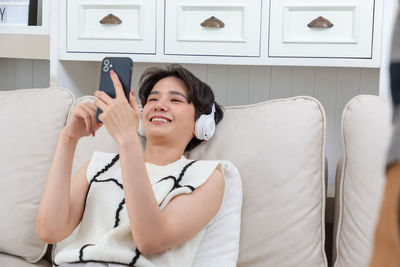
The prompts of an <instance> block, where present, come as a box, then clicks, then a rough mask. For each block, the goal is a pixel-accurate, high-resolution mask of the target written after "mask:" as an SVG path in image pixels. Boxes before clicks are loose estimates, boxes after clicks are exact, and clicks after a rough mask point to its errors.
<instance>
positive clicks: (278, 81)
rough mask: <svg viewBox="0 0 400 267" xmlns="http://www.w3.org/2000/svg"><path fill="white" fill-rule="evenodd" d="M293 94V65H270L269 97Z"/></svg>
mask: <svg viewBox="0 0 400 267" xmlns="http://www.w3.org/2000/svg"><path fill="white" fill-rule="evenodd" d="M292 95H293V67H272V69H271V94H270V96H271V99H277V98H285V97H290V96H292Z"/></svg>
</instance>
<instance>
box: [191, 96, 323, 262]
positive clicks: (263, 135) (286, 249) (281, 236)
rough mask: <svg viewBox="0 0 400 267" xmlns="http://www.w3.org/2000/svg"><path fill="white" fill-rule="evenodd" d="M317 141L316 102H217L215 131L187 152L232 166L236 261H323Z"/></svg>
mask: <svg viewBox="0 0 400 267" xmlns="http://www.w3.org/2000/svg"><path fill="white" fill-rule="evenodd" d="M324 142H325V113H324V110H323V107H322V105H321V104H320V103H319V102H318V101H317V100H316V99H314V98H311V97H294V98H288V99H280V100H271V101H266V102H262V103H258V104H254V105H246V106H238V107H227V108H225V114H224V119H223V120H222V121H221V122H220V124H218V126H217V130H216V134H215V136H214V137H213V138H212V139H211V140H210V141H208V142H203V143H202V144H200V145H199V146H198V147H196V148H195V149H194V150H193V151H192V152H191V153H190V155H189V157H190V158H197V159H226V160H230V161H231V162H233V163H234V164H235V166H236V167H237V168H238V170H239V172H240V175H241V178H242V184H243V206H242V221H241V237H240V250H239V259H238V266H252V267H257V266H260V267H261V266H262V267H264V266H280V267H282V266H298V265H299V264H300V265H301V266H327V261H326V256H325V252H324V240H325V233H324V229H325V226H324V220H325V218H324V216H325V215H324V213H325V212H324V211H325V183H324V174H325V170H324V166H325V165H324Z"/></svg>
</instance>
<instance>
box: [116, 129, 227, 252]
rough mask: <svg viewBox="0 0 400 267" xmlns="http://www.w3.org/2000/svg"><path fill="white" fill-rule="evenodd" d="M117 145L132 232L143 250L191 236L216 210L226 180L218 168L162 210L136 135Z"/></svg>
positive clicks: (167, 245) (163, 247)
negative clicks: (127, 142) (197, 185)
mask: <svg viewBox="0 0 400 267" xmlns="http://www.w3.org/2000/svg"><path fill="white" fill-rule="evenodd" d="M131 140H133V142H132V143H130V144H123V145H121V146H120V164H121V174H122V180H123V185H124V193H125V202H126V208H127V212H128V217H129V221H130V224H131V230H132V235H133V238H134V240H135V243H136V245H137V247H138V248H139V250H140V251H141V252H142V253H143V254H152V253H157V252H160V251H163V250H166V249H168V248H170V247H173V246H177V245H180V244H183V243H184V242H186V241H188V240H189V239H191V238H192V237H194V236H195V235H196V234H197V233H198V232H199V231H200V230H201V229H203V228H204V227H205V226H206V225H207V224H208V222H209V221H210V220H211V219H212V218H213V217H214V216H215V214H216V213H217V212H218V210H219V207H220V205H221V203H222V199H223V195H224V189H225V180H224V177H223V175H222V173H221V172H220V171H219V170H215V171H214V172H213V173H212V175H211V177H210V178H209V179H208V180H207V181H206V182H205V183H204V184H203V185H201V186H200V187H198V188H197V189H196V190H195V191H194V192H192V193H191V194H185V195H180V196H177V197H175V198H174V199H173V200H172V201H171V202H170V203H169V204H168V205H167V207H166V208H165V209H164V210H163V211H161V210H160V207H159V206H158V204H157V201H156V199H155V197H154V193H153V190H152V187H151V184H150V181H149V179H148V175H147V171H146V168H145V164H144V160H143V156H142V151H141V147H140V144H139V139H138V138H137V136H136V137H132V139H131Z"/></svg>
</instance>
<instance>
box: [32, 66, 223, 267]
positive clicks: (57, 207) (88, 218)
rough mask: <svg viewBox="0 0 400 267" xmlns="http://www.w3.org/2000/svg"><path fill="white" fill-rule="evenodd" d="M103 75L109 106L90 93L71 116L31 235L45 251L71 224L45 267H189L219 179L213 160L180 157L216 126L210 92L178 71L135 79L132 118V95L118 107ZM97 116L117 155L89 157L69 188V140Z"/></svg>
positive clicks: (213, 209) (216, 199)
mask: <svg viewBox="0 0 400 267" xmlns="http://www.w3.org/2000/svg"><path fill="white" fill-rule="evenodd" d="M110 75H111V79H112V81H113V84H114V87H115V90H116V97H115V98H114V99H113V98H111V97H109V96H108V95H107V94H105V93H104V92H102V91H96V92H95V93H94V95H95V96H96V97H97V98H96V100H95V101H94V103H82V104H80V105H78V106H76V107H75V108H74V109H73V111H72V113H71V116H70V117H69V120H68V121H67V123H66V126H65V127H64V129H63V130H62V132H61V134H60V136H59V140H58V144H57V148H56V152H55V155H54V159H53V162H52V164H51V167H50V170H49V173H48V177H47V180H46V184H45V188H44V190H43V194H42V198H41V201H40V207H39V211H38V215H37V227H36V228H37V234H38V236H39V237H40V238H41V239H42V240H43V241H45V242H47V243H51V244H54V243H57V242H59V241H61V240H63V239H65V238H66V237H68V236H69V235H70V234H71V233H72V232H73V230H74V229H75V228H76V227H77V226H78V225H80V228H79V232H78V234H77V237H76V239H75V240H74V241H72V242H71V244H69V245H68V246H67V247H65V248H64V249H62V250H61V251H60V252H59V253H57V255H56V257H55V259H54V262H53V264H54V265H55V266H63V267H64V266H92V265H93V266H116V265H117V266H119V265H123V266H174V267H177V266H190V265H191V264H192V262H193V259H194V256H195V254H196V250H197V247H198V246H199V243H200V241H201V238H202V236H203V234H204V230H205V228H206V226H207V225H208V224H209V223H210V222H211V221H212V219H213V218H214V216H215V215H216V213H217V212H218V210H219V208H220V206H221V203H222V201H223V198H224V192H225V180H224V176H223V173H222V172H221V165H220V163H219V161H205V160H201V161H193V160H188V159H186V158H185V157H184V156H183V154H184V152H185V151H187V150H190V149H192V148H193V147H195V146H196V145H198V144H199V143H200V142H201V141H202V139H205V140H207V139H209V138H210V137H211V136H212V134H213V128H212V125H211V126H210V125H208V124H210V120H211V122H213V123H214V121H215V123H218V122H219V121H220V120H221V119H222V117H223V112H222V109H221V107H220V106H219V105H218V104H217V103H216V102H215V100H214V94H213V92H212V90H211V88H210V87H209V86H208V85H207V84H205V83H203V82H202V81H200V80H199V79H198V78H197V77H195V76H194V75H193V74H192V73H190V72H189V71H188V70H186V69H185V68H183V67H181V66H179V65H171V66H169V67H168V68H167V69H161V68H151V69H148V70H147V71H146V72H145V73H143V75H142V77H141V79H140V84H141V86H140V90H139V97H140V100H141V102H142V106H143V111H142V112H140V110H139V107H138V105H137V103H136V100H135V96H134V91H133V90H131V94H130V96H129V100H128V99H126V97H125V95H124V93H123V89H122V86H121V83H120V82H119V79H118V77H117V75H116V74H115V73H113V72H111V74H110ZM97 107H99V108H100V109H102V110H103V113H101V114H100V116H99V119H100V120H101V121H102V122H103V124H104V126H105V127H106V129H107V131H108V132H109V133H110V135H111V136H112V137H113V139H114V140H115V141H116V143H117V144H118V147H119V154H113V153H105V152H94V153H93V156H92V159H91V160H90V161H88V162H86V163H85V164H84V165H83V166H82V167H81V168H80V169H79V170H78V171H77V172H76V174H75V175H74V177H73V178H72V179H70V177H71V168H72V161H73V156H74V152H75V148H76V145H77V143H78V140H79V139H80V138H82V137H84V136H88V135H90V134H92V135H93V136H94V135H95V132H96V131H97V130H98V129H99V128H100V127H101V126H102V124H101V123H98V122H97V121H96V109H97ZM202 115H203V116H202ZM204 117H205V118H204ZM207 117H208V118H207ZM139 122H141V123H139ZM138 128H139V130H140V131H142V132H144V135H145V137H146V146H145V149H144V152H143V149H142V147H141V143H140V139H139V136H138V134H137V130H138ZM140 131H139V132H140Z"/></svg>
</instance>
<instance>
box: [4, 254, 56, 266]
mask: <svg viewBox="0 0 400 267" xmlns="http://www.w3.org/2000/svg"><path fill="white" fill-rule="evenodd" d="M0 266H2V267H3V266H4V267H51V264H50V262H48V261H46V260H44V259H41V260H39V261H38V262H36V263H30V262H28V261H26V260H25V259H23V258H20V257H16V256H13V255H9V254H5V253H0Z"/></svg>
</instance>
